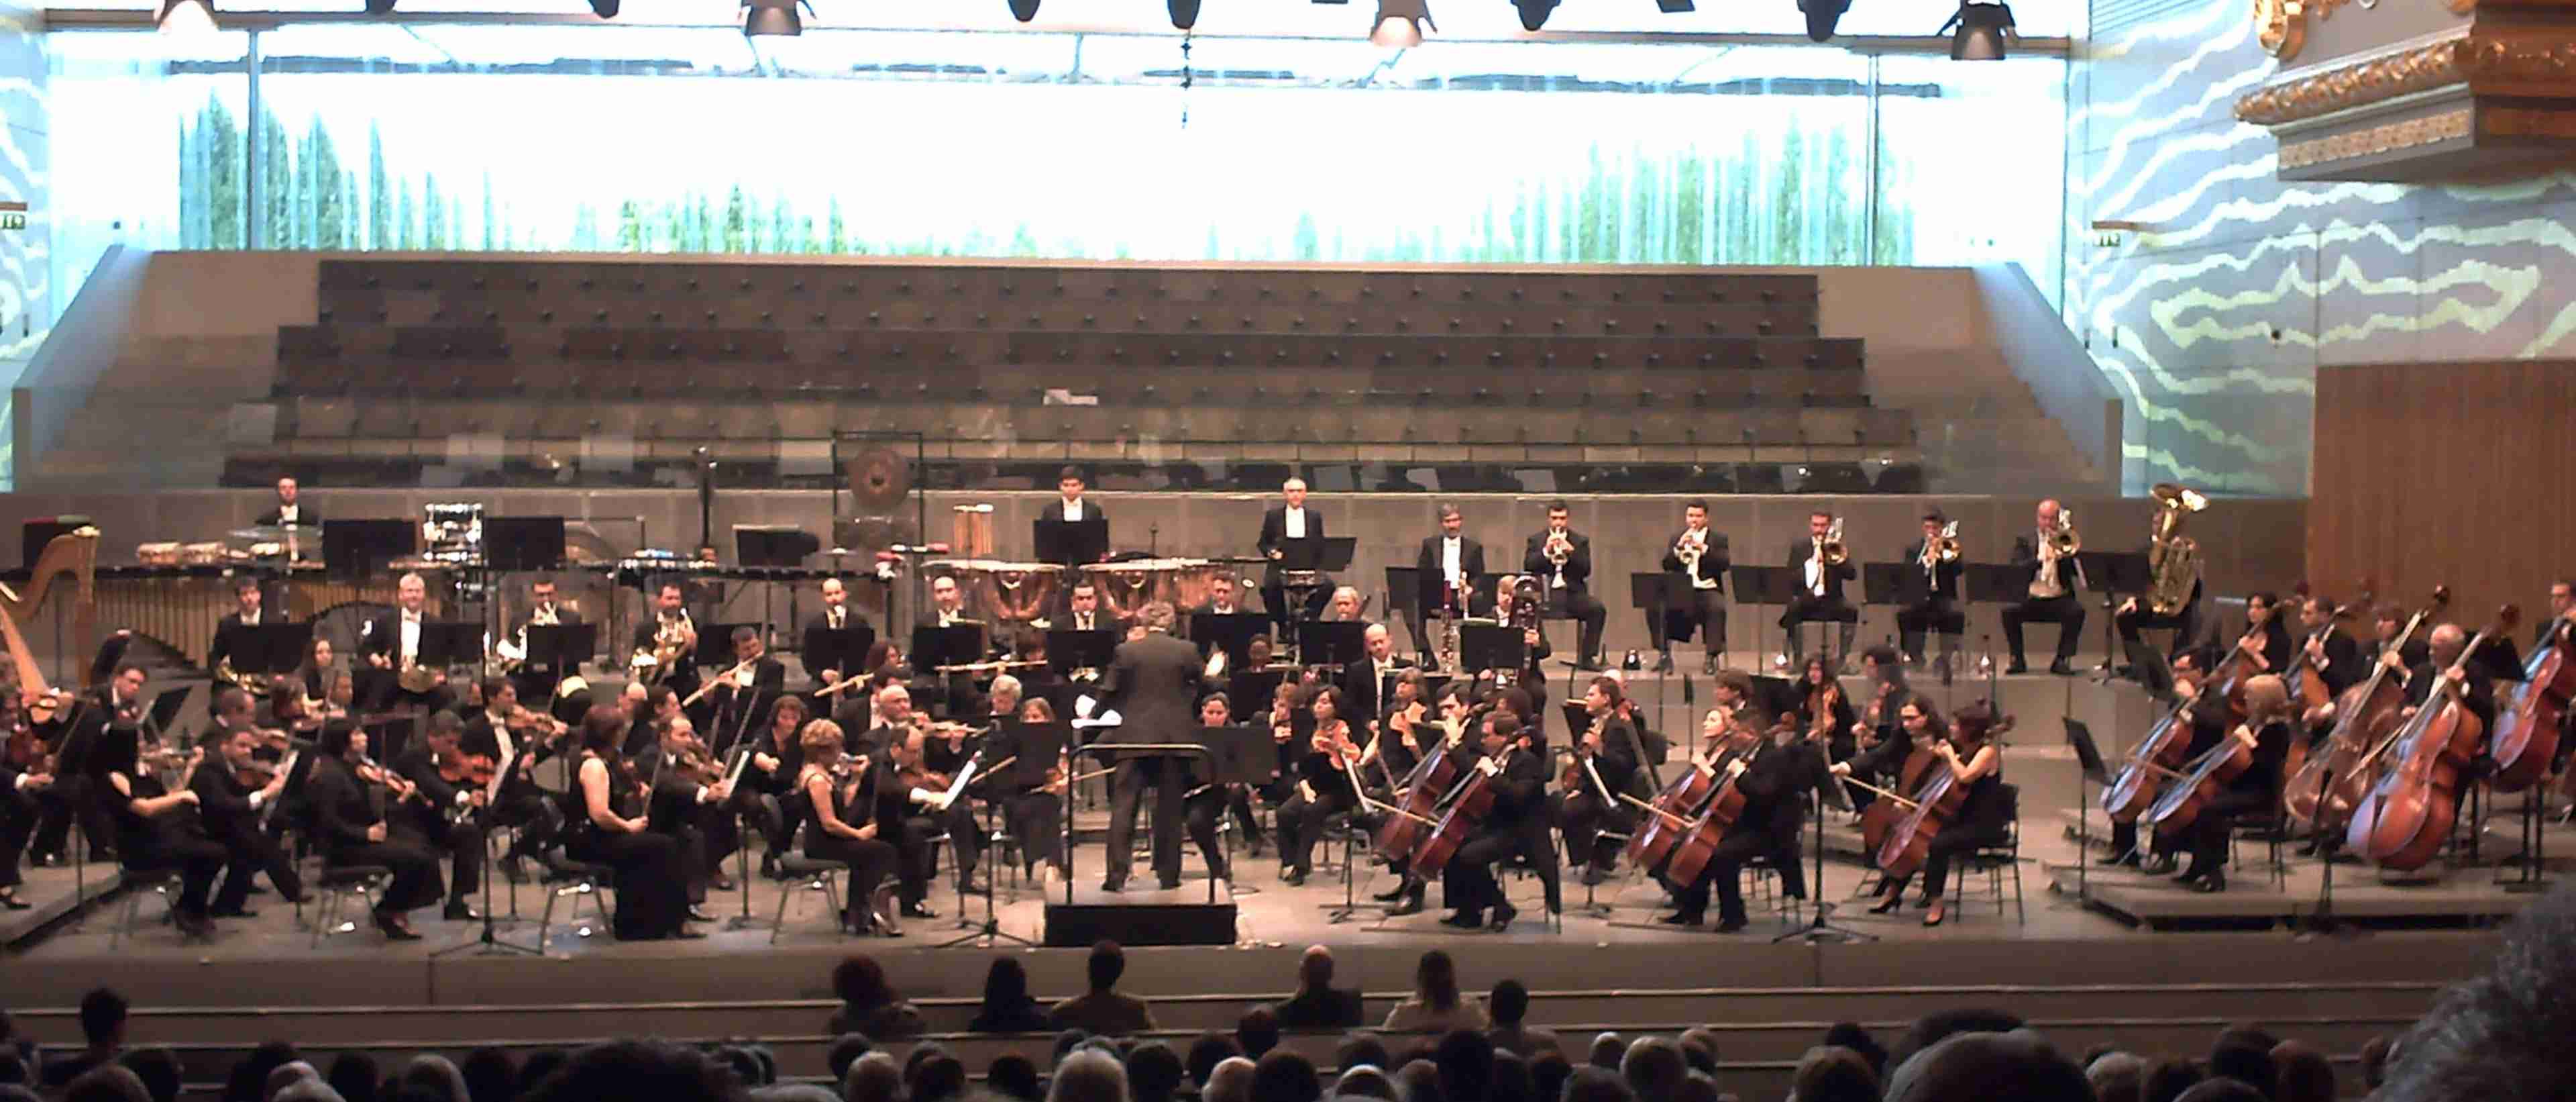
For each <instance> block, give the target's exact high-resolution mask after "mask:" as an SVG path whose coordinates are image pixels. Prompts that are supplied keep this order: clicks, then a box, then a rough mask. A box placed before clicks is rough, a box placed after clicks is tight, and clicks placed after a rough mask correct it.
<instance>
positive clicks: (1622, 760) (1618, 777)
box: [1556, 676, 1638, 884]
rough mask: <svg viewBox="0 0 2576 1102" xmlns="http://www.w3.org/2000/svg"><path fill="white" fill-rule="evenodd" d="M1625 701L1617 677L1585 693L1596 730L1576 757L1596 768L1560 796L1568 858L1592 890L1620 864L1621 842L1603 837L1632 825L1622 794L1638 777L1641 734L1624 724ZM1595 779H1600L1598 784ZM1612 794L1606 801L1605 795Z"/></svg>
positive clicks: (1583, 739) (1581, 773)
mask: <svg viewBox="0 0 2576 1102" xmlns="http://www.w3.org/2000/svg"><path fill="white" fill-rule="evenodd" d="M1624 699H1625V694H1623V693H1622V692H1621V691H1620V689H1619V679H1617V678H1615V677H1607V676H1602V677H1595V678H1593V679H1592V686H1591V687H1590V688H1588V689H1586V690H1584V693H1583V708H1584V710H1585V711H1586V712H1589V713H1591V716H1592V729H1591V730H1589V731H1585V732H1582V733H1580V734H1578V735H1576V736H1575V739H1574V753H1575V756H1576V757H1577V758H1578V759H1581V760H1582V761H1588V762H1590V763H1591V768H1590V769H1588V770H1585V769H1580V768H1578V769H1577V771H1576V773H1575V777H1574V782H1575V783H1574V784H1573V786H1572V787H1569V788H1567V789H1565V790H1564V791H1561V792H1559V793H1557V813H1556V814H1557V824H1558V826H1559V827H1561V828H1562V829H1563V830H1564V831H1565V852H1566V854H1567V855H1568V857H1569V859H1570V860H1572V861H1574V862H1575V863H1576V864H1577V865H1578V866H1579V867H1580V871H1581V873H1582V876H1583V882H1584V883H1586V884H1598V883H1600V882H1602V881H1603V880H1606V879H1608V878H1609V876H1610V865H1611V863H1612V862H1613V861H1614V860H1616V859H1617V856H1618V852H1619V851H1618V847H1617V845H1616V844H1615V840H1612V839H1605V838H1603V837H1602V836H1601V832H1602V828H1603V827H1604V826H1608V825H1612V824H1623V823H1625V822H1626V817H1625V815H1624V814H1623V813H1622V812H1621V810H1620V809H1621V808H1623V807H1625V806H1626V805H1625V804H1623V803H1621V802H1620V801H1619V793H1622V792H1626V791H1628V782H1629V781H1630V780H1631V779H1633V778H1634V777H1635V776H1636V774H1637V766H1638V762H1637V753H1636V750H1635V749H1634V747H1635V746H1636V745H1637V742H1636V729H1635V728H1634V727H1631V726H1629V725H1628V721H1627V720H1625V719H1622V718H1620V716H1619V705H1620V702H1621V701H1622V700H1624ZM1594 774H1598V775H1599V776H1600V780H1599V781H1598V782H1597V783H1596V782H1595V781H1594V780H1593V776H1594ZM1604 788H1607V789H1609V792H1608V793H1607V794H1606V795H1605V794H1604V793H1603V792H1602V791H1601V790H1602V789H1604Z"/></svg>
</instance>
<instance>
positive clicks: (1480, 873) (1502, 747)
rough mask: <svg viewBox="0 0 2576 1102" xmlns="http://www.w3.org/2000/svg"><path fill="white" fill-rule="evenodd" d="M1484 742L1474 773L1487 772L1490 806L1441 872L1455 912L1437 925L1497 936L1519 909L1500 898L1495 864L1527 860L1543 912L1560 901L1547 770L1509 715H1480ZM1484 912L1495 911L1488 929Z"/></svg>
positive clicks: (1550, 910)
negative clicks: (1543, 896)
mask: <svg viewBox="0 0 2576 1102" xmlns="http://www.w3.org/2000/svg"><path fill="white" fill-rule="evenodd" d="M1482 743H1483V747H1482V748H1483V750H1484V756H1483V757H1482V758H1480V759H1478V760H1477V762H1476V765H1475V768H1476V769H1478V770H1480V771H1482V772H1484V773H1486V774H1488V775H1489V777H1490V779H1489V780H1488V781H1487V782H1486V783H1487V784H1488V785H1489V786H1490V789H1491V791H1492V792H1493V794H1494V806H1493V808H1492V809H1491V810H1489V811H1487V812H1486V813H1485V818H1484V821H1483V822H1482V823H1480V824H1479V825H1478V828H1477V831H1476V837H1475V839H1474V840H1472V841H1470V842H1468V843H1467V844H1466V845H1463V846H1460V847H1458V852H1457V854H1455V855H1454V856H1452V857H1450V858H1449V864H1448V865H1447V867H1445V868H1443V869H1442V870H1441V886H1440V892H1441V895H1442V897H1443V898H1445V899H1446V900H1447V901H1448V903H1449V906H1451V907H1452V908H1455V910H1456V913H1454V914H1451V915H1450V916H1449V917H1447V918H1444V919H1441V920H1440V921H1441V922H1442V923H1443V924H1445V925H1449V926H1455V927H1457V928H1459V929H1462V930H1472V929H1475V928H1477V927H1479V926H1485V927H1487V928H1488V929H1491V930H1493V931H1494V932H1496V933H1501V932H1502V931H1503V930H1504V929H1505V928H1506V927H1509V926H1510V925H1511V924H1512V918H1513V917H1514V916H1515V915H1518V914H1519V913H1520V912H1519V910H1517V909H1515V908H1514V907H1513V906H1512V905H1511V903H1510V902H1509V901H1507V900H1505V899H1504V898H1503V886H1502V884H1501V882H1499V881H1497V880H1495V879H1494V863H1495V862H1497V861H1507V860H1510V859H1511V858H1512V857H1514V856H1519V857H1522V858H1524V859H1526V860H1528V861H1529V862H1530V864H1532V865H1534V866H1536V867H1537V868H1538V870H1539V884H1540V886H1541V887H1542V888H1544V889H1545V890H1546V893H1547V896H1546V898H1547V909H1548V913H1550V914H1556V913H1560V912H1562V911H1563V910H1564V909H1565V904H1564V901H1563V900H1562V899H1561V898H1560V897H1559V892H1558V882H1557V878H1556V852H1555V850H1554V848H1553V847H1551V846H1549V845H1548V838H1547V796H1546V789H1547V770H1546V769H1545V768H1544V767H1543V766H1541V765H1540V764H1539V759H1538V755H1537V754H1535V753H1532V752H1531V751H1530V750H1529V748H1528V746H1527V744H1526V743H1524V742H1523V741H1522V739H1521V725H1520V721H1519V720H1517V719H1514V718H1513V717H1512V715H1511V713H1509V712H1502V711H1495V712H1488V713H1486V714H1485V718H1484V722H1483V724H1482ZM1460 783H1462V784H1463V783H1466V782H1465V781H1463V780H1462V781H1461V782H1460ZM1488 911H1490V912H1492V913H1493V921H1492V923H1491V924H1490V925H1488V924H1487V922H1486V920H1485V915H1486V912H1488Z"/></svg>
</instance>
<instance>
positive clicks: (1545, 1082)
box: [1530, 1049, 1574, 1102]
mask: <svg viewBox="0 0 2576 1102" xmlns="http://www.w3.org/2000/svg"><path fill="white" fill-rule="evenodd" d="M1573 1075H1574V1062H1573V1061H1571V1060H1568V1059H1566V1058H1565V1054H1564V1053H1563V1052H1559V1051H1557V1050H1555V1049H1548V1050H1546V1051H1544V1052H1541V1053H1539V1054H1538V1055H1536V1056H1533V1057H1531V1058H1530V1082H1531V1083H1532V1084H1533V1085H1535V1086H1537V1087H1538V1096H1539V1097H1540V1098H1541V1099H1543V1100H1545V1102H1556V1099H1557V1098H1558V1097H1560V1096H1562V1095H1563V1094H1564V1093H1565V1081H1566V1080H1567V1079H1570V1078H1572V1077H1573Z"/></svg>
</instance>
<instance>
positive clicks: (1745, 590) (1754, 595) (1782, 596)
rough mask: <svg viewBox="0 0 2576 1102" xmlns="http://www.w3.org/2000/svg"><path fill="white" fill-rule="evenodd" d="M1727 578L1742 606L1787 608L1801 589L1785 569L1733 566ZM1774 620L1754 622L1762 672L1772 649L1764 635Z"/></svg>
mask: <svg viewBox="0 0 2576 1102" xmlns="http://www.w3.org/2000/svg"><path fill="white" fill-rule="evenodd" d="M1726 574H1727V582H1728V583H1729V584H1731V585H1733V586H1734V587H1735V602H1736V603H1737V604H1741V605H1787V604H1788V603H1789V598H1790V596H1791V595H1792V594H1793V593H1795V592H1796V590H1797V588H1798V586H1797V583H1795V582H1793V581H1791V580H1790V577H1791V574H1790V571H1789V568H1788V567H1785V566H1740V565H1739V566H1730V567H1728V568H1727V569H1726ZM1773 619H1774V618H1773V617H1769V616H1761V615H1756V616H1755V617H1754V618H1753V668H1754V669H1757V670H1758V669H1761V668H1762V664H1763V662H1764V661H1765V658H1764V654H1765V653H1766V651H1767V650H1768V648H1766V647H1764V646H1763V645H1762V639H1763V632H1764V631H1765V629H1766V625H1768V624H1770V623H1771V622H1772V620H1773ZM1784 638H1785V636H1784Z"/></svg>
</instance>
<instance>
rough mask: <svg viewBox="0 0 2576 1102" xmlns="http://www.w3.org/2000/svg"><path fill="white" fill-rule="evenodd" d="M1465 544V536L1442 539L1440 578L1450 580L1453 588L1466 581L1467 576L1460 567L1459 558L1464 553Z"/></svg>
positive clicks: (1443, 537)
mask: <svg viewBox="0 0 2576 1102" xmlns="http://www.w3.org/2000/svg"><path fill="white" fill-rule="evenodd" d="M1465 542H1466V538H1465V537H1463V536H1442V537H1440V576H1441V577H1443V578H1446V579H1448V581H1449V584H1450V585H1453V586H1454V585H1460V584H1462V583H1464V582H1465V581H1466V574H1465V572H1464V571H1463V570H1462V569H1461V568H1460V567H1459V565H1458V557H1459V555H1461V554H1463V553H1464V548H1463V547H1462V546H1461V545H1462V544H1464V543H1465Z"/></svg>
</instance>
